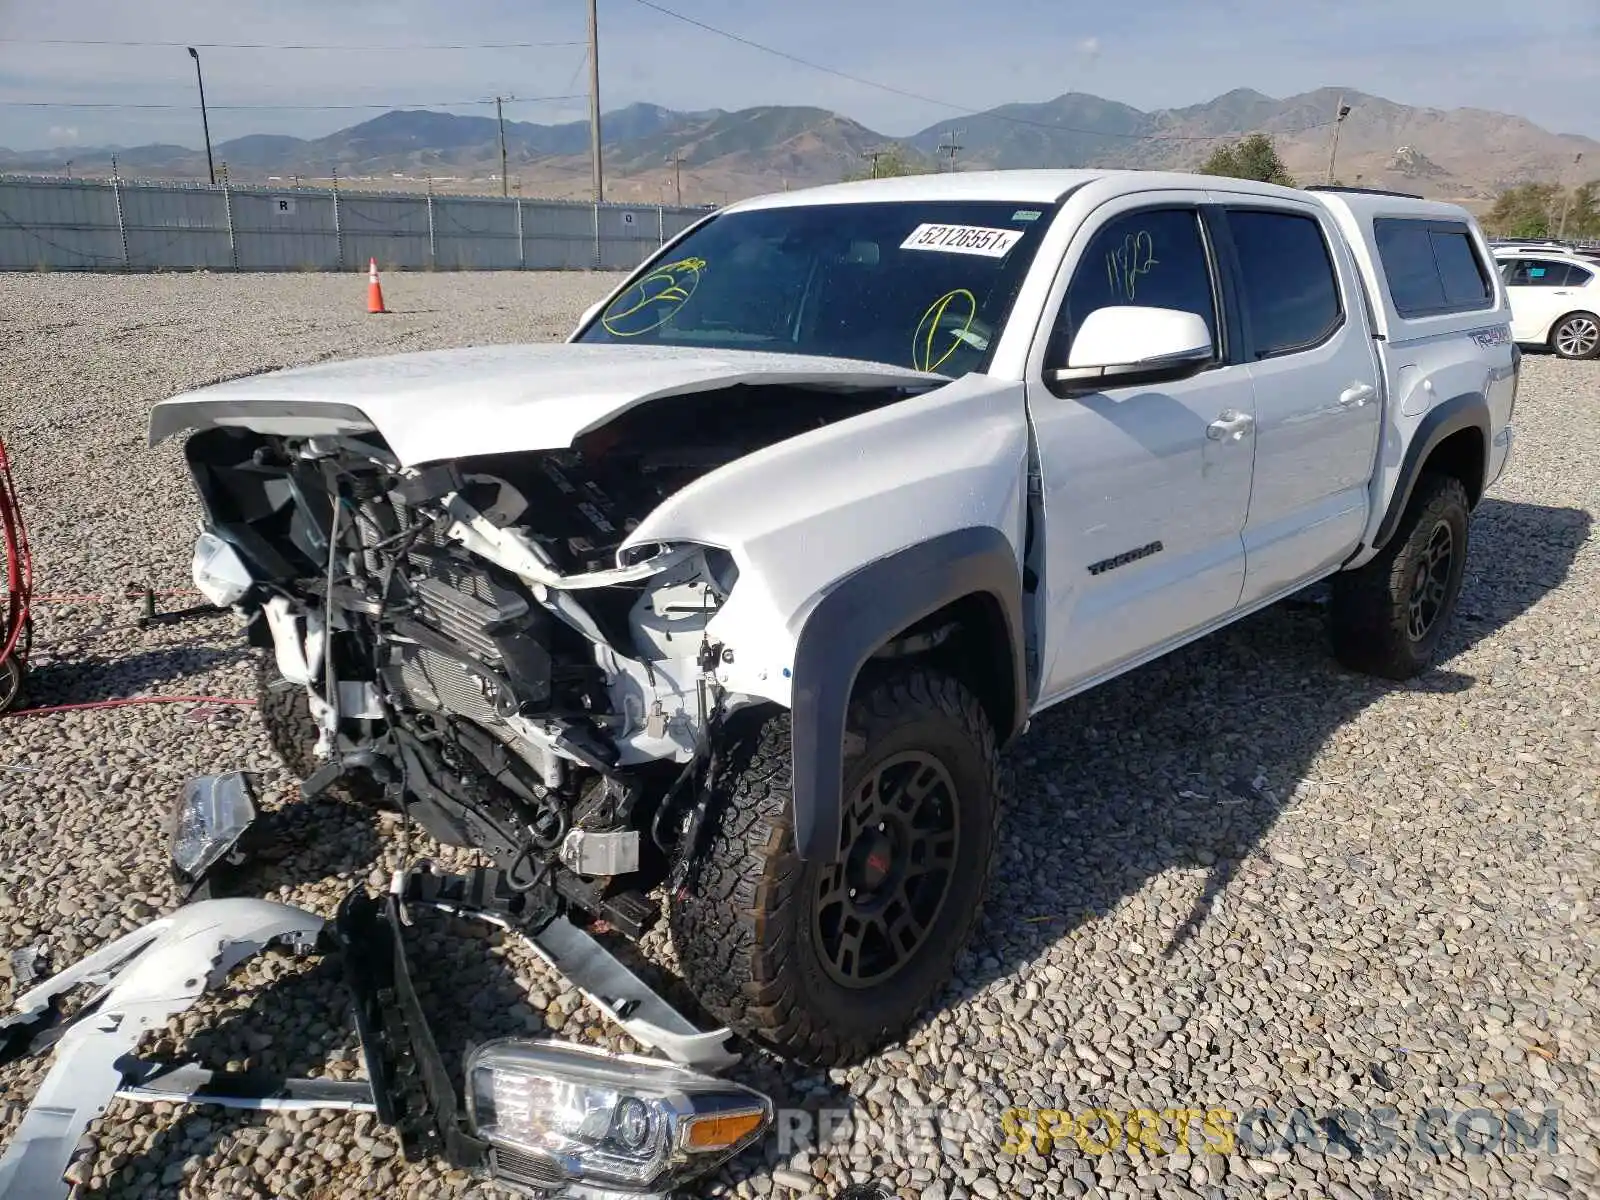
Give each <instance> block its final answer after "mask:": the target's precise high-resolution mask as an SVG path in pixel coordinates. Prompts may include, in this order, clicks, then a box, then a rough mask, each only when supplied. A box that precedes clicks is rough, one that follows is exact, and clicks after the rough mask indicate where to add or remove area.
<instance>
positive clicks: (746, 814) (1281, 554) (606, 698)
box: [151, 171, 1519, 1064]
mask: <svg viewBox="0 0 1600 1200" xmlns="http://www.w3.org/2000/svg"><path fill="white" fill-rule="evenodd" d="M1509 316H1510V314H1509V309H1508V307H1507V302H1506V295H1505V289H1504V285H1503V284H1502V282H1501V280H1500V277H1499V275H1498V273H1497V272H1496V271H1495V269H1494V264H1493V259H1492V258H1491V255H1490V252H1489V249H1488V247H1487V245H1486V244H1485V242H1484V240H1483V237H1482V235H1481V233H1480V231H1479V230H1478V228H1477V226H1476V224H1475V223H1474V221H1473V219H1472V217H1471V216H1470V215H1469V214H1468V213H1467V212H1465V211H1464V210H1462V209H1460V208H1458V207H1454V206H1452V205H1448V204H1440V203H1430V202H1425V201H1421V200H1417V199H1414V198H1409V197H1403V196H1397V195H1393V194H1385V193H1375V192H1360V191H1355V190H1348V189H1308V190H1304V191H1301V190H1291V189H1288V188H1282V187H1276V186H1271V185H1266V184H1257V183H1251V182H1242V181H1238V180H1232V179H1223V178H1213V177H1202V176H1195V175H1181V174H1155V173H1142V172H1116V171H1010V172H993V173H978V172H974V173H968V174H952V175H939V176H934V177H925V178H913V179H896V180H880V181H873V182H863V183H853V184H845V185H840V186H833V187H823V188H818V189H814V190H810V191H798V192H790V193H785V194H783V195H778V196H771V197H766V198H763V199H757V200H751V201H748V202H744V203H739V204H734V205H731V206H729V207H727V208H724V209H722V210H721V211H718V212H716V213H714V214H711V215H709V216H707V217H706V218H705V219H704V220H702V221H701V222H699V223H698V224H696V225H695V226H694V227H693V228H691V229H689V230H688V231H687V232H685V233H684V234H682V235H681V236H680V237H678V238H677V239H675V240H674V241H673V242H671V243H670V244H668V245H666V246H664V247H663V248H662V249H661V251H660V253H659V254H657V255H656V256H655V257H654V258H653V259H652V260H651V261H650V262H648V263H647V264H646V265H645V266H643V267H642V268H641V269H640V270H639V271H637V272H636V273H634V274H633V275H632V276H630V277H629V278H628V279H627V280H626V281H625V282H623V283H622V284H621V285H620V286H618V287H617V288H616V289H615V291H614V292H613V293H612V294H611V295H609V296H608V297H607V298H606V299H604V300H603V301H601V302H600V303H599V304H597V305H596V306H595V307H594V309H592V310H591V311H590V312H589V313H588V314H586V315H585V317H584V319H583V320H582V322H581V324H580V325H579V327H578V328H577V329H576V330H575V332H574V333H573V335H572V336H571V338H570V339H569V341H568V342H567V343H566V344H561V345H539V346H484V347H472V348H462V349H458V350H450V351H442V352H430V353H419V354H406V355H398V356H393V357H388V358H379V359H368V360H356V361H346V362H335V363H325V364H321V365H317V366H313V367H308V368H302V369H295V370H288V371H282V372H275V373H271V374H264V375H257V376H253V377H250V378H245V379H238V380H233V381H229V382H225V383H221V384H218V385H214V386H211V387H207V388H204V389H201V390H199V391H196V392H192V393H189V394H186V395H182V396H178V397H175V398H173V399H171V400H168V401H165V402H163V403H162V404H160V405H158V406H157V407H156V409H155V412H154V416H153V420H152V429H151V436H152V438H153V439H155V440H159V439H161V438H163V437H166V436H168V435H171V434H174V433H177V432H179V431H181V430H183V429H193V430H196V431H197V432H195V433H194V434H193V435H192V436H191V437H190V438H189V440H188V443H187V455H188V459H189V462H190V464H191V467H192V470H193V473H194V477H195V480H196V483H197V486H198V489H199V492H200V495H201V497H202V500H203V503H204V507H205V510H206V514H207V516H206V529H205V531H204V533H203V534H202V537H201V542H200V545H199V547H198V549H197V553H196V561H195V578H196V580H197V582H198V584H199V585H200V586H201V587H202V588H203V589H204V590H205V591H206V592H207V594H208V595H210V596H211V597H212V598H213V600H214V601H216V602H217V603H219V604H226V605H233V606H235V607H236V608H237V609H238V610H239V611H240V612H241V613H242V614H243V615H244V616H245V617H246V618H248V622H249V633H250V638H251V640H252V642H253V643H254V644H255V645H257V646H259V647H261V648H262V649H263V651H264V652H265V653H264V654H263V656H262V659H263V663H264V667H263V673H262V687H263V690H262V698H261V711H262V714H263V717H264V719H265V721H266V723H267V727H268V731H269V733H270V735H271V737H272V738H273V741H274V744H275V745H276V746H277V748H278V750H279V751H280V753H281V754H282V755H283V757H284V759H285V761H286V762H287V763H288V764H289V765H290V766H291V767H292V768H293V769H295V770H296V771H297V772H298V773H299V774H300V775H301V776H302V777H303V778H305V779H306V784H305V789H306V791H307V792H308V793H315V792H316V791H318V790H320V789H322V788H325V787H328V786H330V785H333V784H335V783H338V784H339V785H340V786H343V787H348V788H353V789H356V790H360V788H361V787H369V788H374V789H376V788H379V787H381V788H383V789H385V790H387V791H388V793H389V795H390V797H391V798H392V799H396V800H403V801H404V802H405V805H406V811H407V812H408V813H409V815H410V816H411V817H412V818H413V819H416V820H417V821H419V822H420V823H421V824H422V825H423V826H424V827H425V828H426V829H427V830H428V831H429V832H430V833H432V834H433V835H435V836H436V837H438V838H440V839H441V840H444V841H446V842H451V843H455V844H464V845H471V846H476V847H479V848H481V849H482V850H484V851H485V852H486V853H487V854H488V855H489V856H490V857H491V858H492V859H493V861H495V862H496V863H497V864H498V866H499V867H500V868H501V869H502V870H503V871H504V873H505V876H506V878H507V880H508V881H509V882H510V886H512V887H514V888H518V889H526V890H530V891H531V890H534V889H540V890H543V891H548V892H550V893H551V894H553V895H554V896H555V897H556V898H557V899H558V900H559V903H560V904H561V905H563V906H564V907H565V908H566V909H568V910H569V911H573V912H577V913H584V914H592V915H596V916H600V917H603V918H605V919H606V921H607V922H608V923H609V925H610V926H611V927H612V928H613V929H617V930H621V931H624V932H628V933H635V934H636V933H639V932H641V931H642V930H643V929H644V928H646V927H648V926H649V925H650V923H651V922H652V921H653V920H654V919H656V916H657V914H658V912H659V909H660V906H661V902H662V898H664V903H665V906H666V908H667V915H668V920H669V922H670V929H671V932H672V935H673V938H674V941H675V945H676V950H677V954H678V958H679V962H680V964H681V967H682V970H683V973H684V975H685V977H686V978H687V980H688V982H689V983H690V984H691V985H692V987H693V988H694V989H695V991H696V992H697V994H698V995H699V997H700V998H701V999H702V1001H703V1002H704V1004H705V1005H706V1006H707V1007H708V1008H709V1009H710V1010H712V1011H713V1012H714V1013H716V1014H717V1015H719V1016H720V1017H721V1018H722V1019H723V1020H725V1021H726V1022H727V1023H728V1024H729V1026H731V1028H733V1029H734V1030H735V1031H737V1032H739V1033H741V1034H743V1035H745V1036H747V1037H748V1038H750V1039H751V1040H753V1041H754V1042H755V1043H757V1044H758V1045H761V1046H765V1047H767V1048H769V1049H773V1050H776V1051H778V1052H780V1053H782V1054H785V1055H789V1056H792V1057H795V1058H798V1059H801V1060H804V1061H808V1062H813V1063H829V1064H832V1063H842V1062H847V1061H850V1060H852V1059H854V1058H857V1057H859V1056H861V1055H862V1054H864V1053H866V1052H867V1051H869V1050H870V1049H872V1048H873V1047H876V1046H878V1045H881V1044H882V1043H884V1042H885V1041H886V1040H889V1039H892V1038H894V1037H895V1036H897V1035H899V1034H900V1033H901V1032H902V1031H903V1030H904V1029H905V1028H906V1027H907V1026H908V1025H909V1024H910V1023H911V1022H912V1021H913V1020H914V1019H915V1018H916V1016H917V1014H918V1012H919V1009H920V1008H921V1006H922V1005H923V1004H924V1003H925V1002H926V1001H927V999H928V997H929V996H930V995H931V994H932V993H933V992H934V991H935V989H936V988H937V987H939V986H940V985H941V983H942V982H943V980H944V979H945V978H946V977H947V975H948V972H949V970H950V968H951V964H952V962H953V960H954V958H955V956H956V955H957V953H958V952H959V950H960V949H961V947H962V945H963V943H964V942H965V940H966V939H967V937H968V935H969V932H970V930H971V928H972V925H973V921H974V917H975V914H976V913H977V911H978V907H979V903H980V901H981V899H982V896H983V894H984V891H985V887H986V881H987V879H988V874H989V868H990V861H991V857H992V851H993V848H994V845H995V829H996V824H997V821H998V820H999V817H1000V808H1001V795H1000V793H1001V791H1002V783H1001V780H1002V778H1003V776H1002V771H1001V764H1000V758H999V754H1000V751H1001V749H1002V748H1003V747H1004V746H1005V745H1006V744H1007V743H1008V742H1010V741H1011V740H1012V738H1013V737H1015V736H1016V735H1018V734H1019V733H1020V732H1021V731H1023V730H1024V729H1025V727H1026V725H1027V723H1028V720H1029V718H1030V716H1032V715H1033V714H1035V713H1038V712H1039V711H1041V710H1042V709H1045V708H1047V707H1049V706H1050V705H1052V704H1055V703H1056V702H1058V701H1060V700H1062V699H1064V698H1066V697H1068V696H1072V695H1073V694H1075V693H1078V692H1082V691H1083V690H1085V689H1087V688H1091V687H1093V686H1095V685H1096V684H1097V683H1100V682H1101V681H1103V680H1106V679H1110V678H1112V677H1113V676H1116V675H1118V674H1120V673H1122V672H1125V671H1128V670H1130V669H1131V668H1133V667H1136V666H1138V665H1139V664H1141V663H1144V662H1147V661H1149V660H1150V659H1153V658H1155V657H1156V656H1158V655H1161V654H1164V653H1166V652H1167V651H1169V650H1172V649H1174V648H1175V647H1178V646H1181V645H1183V644H1185V643H1186V642H1190V641H1192V640H1194V639H1196V638H1199V637H1202V636H1204V635H1205V634H1207V633H1209V632H1211V631H1212V630H1215V629H1219V628H1221V627H1222V626H1224V625H1226V624H1228V623H1230V622H1232V621H1235V620H1238V619H1239V618H1240V617H1243V616H1245V615H1246V614H1248V613H1251V612H1253V611H1255V610H1257V609H1260V608H1262V607H1263V606H1264V605H1268V604H1271V603H1273V602H1274V601H1276V600H1278V599H1280V598H1281V597H1285V596H1288V595H1290V594H1291V593H1293V592H1296V591H1298V590H1300V589H1303V588H1305V587H1306V586H1307V585H1309V584H1311V583H1313V582H1315V581H1319V580H1325V579H1331V580H1332V597H1333V598H1332V607H1331V616H1330V627H1331V634H1332V643H1333V648H1334V651H1335V653H1336V654H1337V655H1338V657H1339V658H1340V659H1341V660H1342V661H1344V662H1345V663H1347V664H1349V665H1350V666H1353V667H1356V668H1359V669H1362V670H1365V671H1369V672H1374V673H1377V674H1379V675H1383V676H1388V677H1391V678H1403V677H1407V676H1410V675H1413V674H1415V673H1416V672H1418V671H1421V670H1423V669H1424V668H1425V667H1426V665H1427V664H1428V662H1429V660H1430V657H1431V656H1432V655H1433V654H1434V652H1435V648H1436V647H1437V646H1438V644H1439V640H1440V636H1441V633H1442V632H1443V630H1444V629H1445V627H1446V624H1447V623H1448V621H1449V619H1450V616H1451V613H1452V610H1453V608H1454V605H1455V602H1456V596H1457V593H1458V590H1459V588H1460V586H1461V578H1462V569H1463V564H1464V561H1465V557H1466V553H1467V530H1468V520H1469V514H1470V513H1471V511H1472V509H1473V507H1474V506H1475V505H1476V504H1477V503H1478V501H1479V500H1480V498H1481V497H1482V496H1483V493H1484V490H1485V489H1486V488H1488V487H1489V486H1490V485H1491V484H1492V483H1493V482H1494V481H1495V479H1496V478H1497V477H1498V476H1499V474H1500V472H1501V471H1502V469H1503V468H1504V467H1505V464H1506V460H1507V456H1508V454H1509V452H1510V450H1511V439H1512V430H1511V418H1512V411H1513V408H1514V406H1515V401H1516V391H1517V378H1518V369H1519V357H1518V352H1517V350H1516V348H1515V346H1514V345H1513V342H1512V339H1511V335H1510V330H1509V327H1508V323H1509Z"/></svg>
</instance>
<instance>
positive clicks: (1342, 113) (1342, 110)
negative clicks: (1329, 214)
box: [1327, 96, 1350, 184]
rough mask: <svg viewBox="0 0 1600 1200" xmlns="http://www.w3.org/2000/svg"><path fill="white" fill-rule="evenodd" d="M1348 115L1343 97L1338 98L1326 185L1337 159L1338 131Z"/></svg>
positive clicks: (1334, 114) (1330, 179) (1347, 108)
mask: <svg viewBox="0 0 1600 1200" xmlns="http://www.w3.org/2000/svg"><path fill="white" fill-rule="evenodd" d="M1349 115H1350V106H1349V105H1348V104H1346V103H1345V102H1344V97H1343V96H1340V97H1339V106H1338V107H1337V108H1335V109H1334V110H1333V148H1332V149H1331V150H1329V151H1328V179H1327V182H1328V183H1330V184H1331V183H1332V182H1333V167H1334V163H1336V162H1337V161H1338V159H1339V130H1341V129H1343V128H1344V119H1345V118H1346V117H1348V116H1349Z"/></svg>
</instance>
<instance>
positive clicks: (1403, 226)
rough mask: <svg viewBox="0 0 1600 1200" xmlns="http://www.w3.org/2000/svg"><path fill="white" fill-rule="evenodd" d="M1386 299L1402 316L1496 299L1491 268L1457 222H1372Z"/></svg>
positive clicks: (1388, 219)
mask: <svg viewBox="0 0 1600 1200" xmlns="http://www.w3.org/2000/svg"><path fill="white" fill-rule="evenodd" d="M1372 225H1373V232H1374V234H1375V235H1376V239H1377V244H1378V258H1379V260H1380V261H1381V262H1382V263H1383V274H1384V278H1385V279H1386V281H1387V282H1388V285H1389V299H1390V300H1391V301H1393V303H1394V307H1395V311H1396V312H1398V313H1399V314H1400V315H1401V316H1402V317H1431V316H1438V315H1440V314H1443V313H1455V312H1472V311H1474V310H1476V309H1483V308H1490V307H1492V306H1493V304H1494V288H1493V286H1492V285H1491V283H1490V275H1489V269H1488V267H1486V266H1485V265H1484V263H1483V261H1482V260H1481V259H1480V258H1479V257H1478V249H1477V246H1476V245H1475V244H1474V243H1473V240H1472V237H1471V234H1470V233H1469V232H1468V230H1467V227H1466V226H1465V225H1464V224H1462V223H1460V222H1458V221H1429V220H1421V219H1417V218H1401V217H1380V218H1378V219H1377V220H1375V221H1373V223H1372Z"/></svg>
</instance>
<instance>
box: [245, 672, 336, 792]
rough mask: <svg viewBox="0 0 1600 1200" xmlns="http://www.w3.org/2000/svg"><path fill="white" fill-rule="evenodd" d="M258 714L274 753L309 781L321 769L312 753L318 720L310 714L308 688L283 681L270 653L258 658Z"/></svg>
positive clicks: (299, 777)
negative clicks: (313, 773)
mask: <svg viewBox="0 0 1600 1200" xmlns="http://www.w3.org/2000/svg"><path fill="white" fill-rule="evenodd" d="M256 712H258V713H260V714H261V724H262V725H263V726H264V727H265V728H266V731H267V741H269V742H270V743H272V750H273V753H275V754H276V755H277V756H278V758H279V760H281V761H282V763H283V765H284V766H285V767H287V768H288V769H289V771H290V772H291V773H292V774H293V775H294V777H295V778H296V779H308V778H310V777H311V774H312V772H314V771H315V770H316V769H317V768H318V767H319V766H321V763H320V762H319V761H318V759H317V758H316V755H315V754H314V753H313V752H314V750H315V749H316V745H317V733H318V731H317V722H316V718H315V717H313V716H312V715H311V703H310V700H309V699H308V698H307V696H306V690H305V688H303V687H300V686H298V685H296V684H288V683H287V682H286V681H285V680H284V678H283V676H282V675H281V674H280V673H279V671H278V660H277V659H276V658H275V657H274V656H273V654H272V651H270V650H268V651H265V652H264V653H260V654H257V655H256Z"/></svg>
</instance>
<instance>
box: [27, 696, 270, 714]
mask: <svg viewBox="0 0 1600 1200" xmlns="http://www.w3.org/2000/svg"><path fill="white" fill-rule="evenodd" d="M134 704H229V705H237V706H239V707H241V708H253V707H255V701H254V700H243V699H236V698H234V697H232V696H126V697H123V698H121V699H118V700H90V701H89V702H88V703H86V704H45V705H41V706H40V707H38V708H19V709H16V710H14V711H13V712H9V713H6V714H5V715H6V716H10V717H42V716H44V715H45V714H46V713H64V712H84V711H86V710H88V709H92V708H128V707H129V706H131V705H134Z"/></svg>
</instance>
